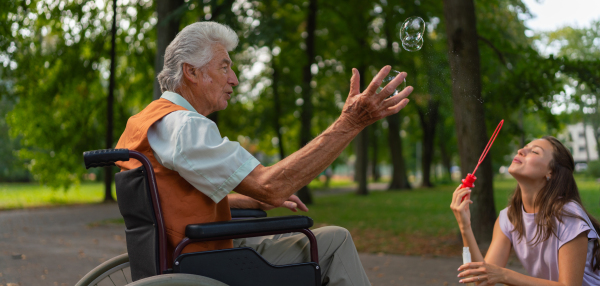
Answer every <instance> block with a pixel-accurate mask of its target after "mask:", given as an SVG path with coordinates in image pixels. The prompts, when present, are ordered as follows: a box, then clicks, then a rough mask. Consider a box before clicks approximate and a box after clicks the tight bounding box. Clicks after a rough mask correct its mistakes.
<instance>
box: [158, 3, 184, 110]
mask: <svg viewBox="0 0 600 286" xmlns="http://www.w3.org/2000/svg"><path fill="white" fill-rule="evenodd" d="M184 4H185V2H184V0H156V15H157V16H158V23H157V24H156V57H155V61H154V96H153V98H154V99H159V98H160V96H161V94H162V91H161V90H160V84H159V83H158V79H157V76H158V74H159V73H160V72H161V71H162V69H163V65H164V64H165V59H164V57H165V50H166V49H167V46H168V45H169V44H170V43H171V41H173V39H175V36H177V33H179V19H180V18H181V14H182V13H183V12H184V11H185V10H184V9H185V8H187V6H186V5H184Z"/></svg>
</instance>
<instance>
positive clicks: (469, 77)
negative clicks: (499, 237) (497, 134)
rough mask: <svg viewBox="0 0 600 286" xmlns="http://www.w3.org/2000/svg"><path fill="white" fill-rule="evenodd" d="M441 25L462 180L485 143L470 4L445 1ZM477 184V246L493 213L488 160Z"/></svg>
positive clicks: (489, 233) (488, 231)
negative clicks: (444, 36)
mask: <svg viewBox="0 0 600 286" xmlns="http://www.w3.org/2000/svg"><path fill="white" fill-rule="evenodd" d="M444 21H445V23H446V34H447V37H448V38H447V40H448V50H449V51H448V58H449V62H450V68H451V70H452V80H453V84H452V99H453V103H454V118H455V120H456V136H457V138H458V147H459V154H460V161H461V166H462V168H461V173H462V176H463V177H466V175H467V173H468V172H469V168H470V166H475V165H476V164H477V161H478V159H479V154H478V153H477V152H473V150H483V149H484V147H485V145H486V143H487V138H486V137H487V135H486V134H487V132H486V126H485V121H484V118H485V117H484V110H483V107H482V106H481V104H479V103H478V101H474V100H469V98H474V99H481V75H480V66H479V47H478V43H477V41H478V39H477V28H476V20H475V5H474V3H473V1H472V0H445V1H444ZM477 177H478V180H477V183H476V186H475V188H473V192H472V193H471V200H473V202H474V203H473V205H471V208H472V210H471V212H472V214H473V215H472V225H473V232H474V234H475V237H476V238H477V240H478V241H479V242H488V241H491V238H492V231H493V227H494V222H495V220H496V211H495V207H494V196H493V180H492V179H493V175H492V164H491V160H490V158H489V157H488V158H487V159H486V160H484V161H483V163H482V164H481V166H480V167H479V173H477Z"/></svg>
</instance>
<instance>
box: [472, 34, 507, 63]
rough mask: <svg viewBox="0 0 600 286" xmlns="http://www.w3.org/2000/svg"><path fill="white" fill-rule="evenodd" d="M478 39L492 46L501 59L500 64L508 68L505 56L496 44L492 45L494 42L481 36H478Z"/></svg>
mask: <svg viewBox="0 0 600 286" xmlns="http://www.w3.org/2000/svg"><path fill="white" fill-rule="evenodd" d="M477 38H478V39H479V40H481V41H482V42H484V43H486V44H487V45H488V46H490V48H492V50H494V52H496V54H497V55H498V59H500V62H502V64H503V65H504V66H506V60H505V59H504V55H503V54H502V52H501V51H500V50H499V49H498V48H496V46H494V44H492V42H491V41H490V40H488V39H486V38H484V37H482V36H481V35H479V34H478V35H477Z"/></svg>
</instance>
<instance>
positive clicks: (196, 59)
mask: <svg viewBox="0 0 600 286" xmlns="http://www.w3.org/2000/svg"><path fill="white" fill-rule="evenodd" d="M215 44H221V45H223V46H224V47H225V49H227V51H232V50H233V49H235V47H236V46H237V44H238V36H237V34H236V33H235V32H234V31H233V30H232V29H231V28H230V27H229V26H226V25H223V24H219V23H216V22H197V23H194V24H191V25H189V26H187V27H185V28H183V30H181V31H180V32H179V33H178V34H177V36H176V37H175V39H173V41H172V42H171V43H170V44H169V46H168V47H167V49H166V51H165V63H164V66H163V70H162V71H161V72H160V74H158V83H159V84H160V89H161V91H162V92H165V91H175V90H176V89H177V88H179V87H180V86H181V78H182V77H183V64H184V63H188V64H190V65H192V66H194V67H195V68H203V67H204V66H205V65H206V64H208V62H210V61H211V60H212V58H213V46H214V45H215Z"/></svg>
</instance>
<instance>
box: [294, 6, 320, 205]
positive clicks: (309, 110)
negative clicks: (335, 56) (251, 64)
mask: <svg viewBox="0 0 600 286" xmlns="http://www.w3.org/2000/svg"><path fill="white" fill-rule="evenodd" d="M316 29H317V0H310V2H309V4H308V14H307V18H306V33H307V37H306V40H305V44H306V64H305V65H304V66H303V67H302V100H303V101H304V103H303V104H302V113H301V114H300V121H301V124H302V126H301V128H300V147H304V146H305V145H306V144H308V142H310V140H312V135H311V134H310V130H311V127H312V126H311V120H312V116H313V105H312V87H311V86H310V82H311V81H312V73H311V71H310V67H311V65H312V64H313V63H314V62H315V30H316ZM297 196H298V197H299V198H300V199H301V200H302V201H303V202H304V203H305V204H312V196H311V194H310V191H309V189H308V186H304V187H303V188H302V189H300V190H299V191H298V192H297Z"/></svg>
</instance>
